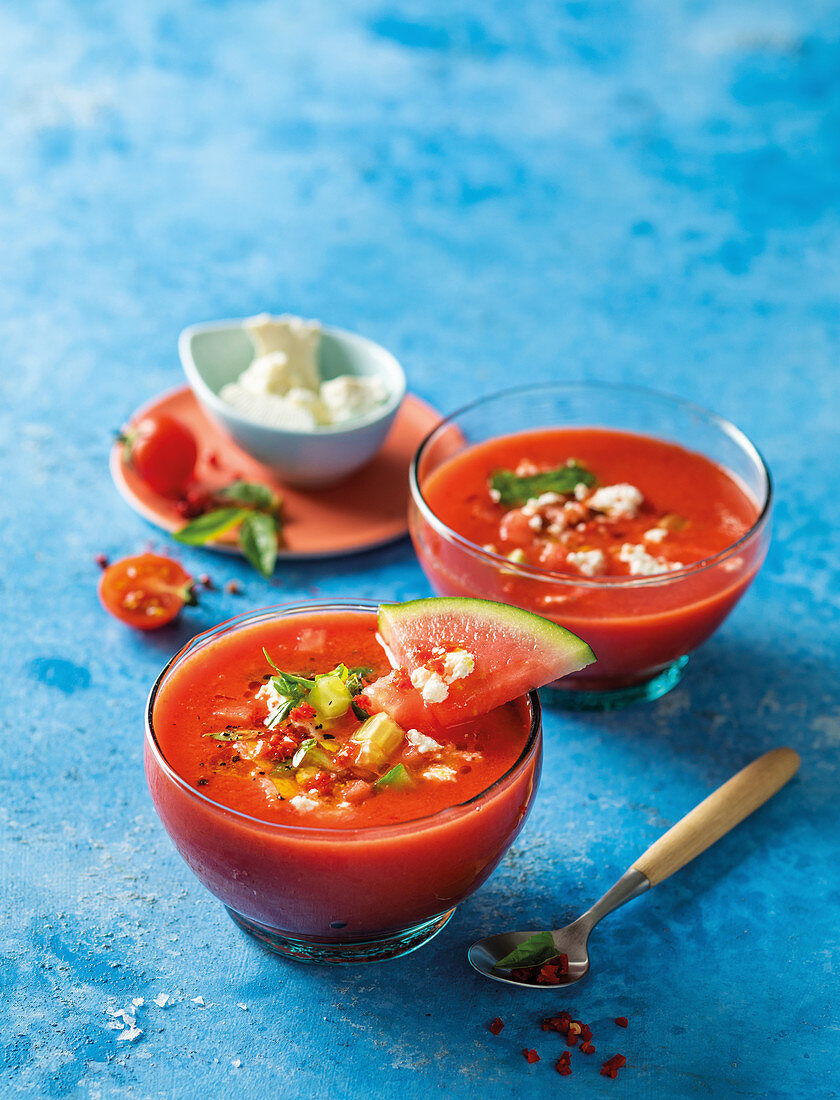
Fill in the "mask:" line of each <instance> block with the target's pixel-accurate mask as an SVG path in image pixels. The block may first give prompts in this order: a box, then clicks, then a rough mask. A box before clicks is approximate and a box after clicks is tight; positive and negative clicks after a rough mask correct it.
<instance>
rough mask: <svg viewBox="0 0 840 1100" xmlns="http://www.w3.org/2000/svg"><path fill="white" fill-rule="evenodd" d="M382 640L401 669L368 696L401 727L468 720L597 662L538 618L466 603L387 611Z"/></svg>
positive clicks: (434, 602) (429, 602)
mask: <svg viewBox="0 0 840 1100" xmlns="http://www.w3.org/2000/svg"><path fill="white" fill-rule="evenodd" d="M379 634H380V636H381V638H382V640H383V642H384V643H385V645H386V646H387V648H388V651H389V655H390V657H391V660H392V663H393V664H395V665H397V666H398V668H397V669H396V671H394V672H391V673H390V674H389V675H388V676H383V677H381V678H380V679H379V680H377V681H376V682H375V683H373V684H370V685H368V686H367V687H366V688H365V694H366V695H367V697H368V698H369V699H370V701H371V703H372V704H373V706H374V707H375V708H376V709H378V710H384V711H386V712H387V713H388V714H390V715H391V717H392V718H394V720H395V721H397V722H399V724H400V725H402V726H404V727H405V726H415V727H419V728H421V729H422V727H423V724H425V725H427V726H428V725H437V726H449V725H455V724H457V723H459V722H465V721H469V720H470V719H471V718H475V717H477V716H478V715H479V714H486V713H487V711H489V710H492V709H493V708H494V707H499V706H501V705H502V703H507V702H509V701H510V700H511V699H515V698H516V697H517V696H518V695H522V694H524V693H525V692H527V691H530V690H531V689H532V688H537V687H541V686H542V685H543V684H548V683H551V682H552V681H553V680H557V679H559V678H560V677H561V676H566V675H568V673H570V672H576V671H577V670H578V669H581V668H584V667H585V666H586V665H588V664H591V663H592V662H593V661H594V660H595V655H594V653H593V652H592V650H591V649H590V648H589V646H588V645H587V644H586V642H584V641H582V640H581V639H580V638H578V637H577V635H576V634H572V633H571V631H569V630H566V629H565V628H564V627H562V626H558V625H557V623H553V622H551V621H550V620H549V619H544V618H543V617H542V616H541V615H535V614H533V613H532V612H530V611H523V610H522V609H521V608H518V607H511V606H509V605H508V604H502V603H494V602H493V601H491V600H474V599H469V598H467V597H458V596H453V597H432V598H430V599H425V600H411V601H410V602H408V603H398V604H382V605H381V607H380V608H379ZM402 670H404V671H402Z"/></svg>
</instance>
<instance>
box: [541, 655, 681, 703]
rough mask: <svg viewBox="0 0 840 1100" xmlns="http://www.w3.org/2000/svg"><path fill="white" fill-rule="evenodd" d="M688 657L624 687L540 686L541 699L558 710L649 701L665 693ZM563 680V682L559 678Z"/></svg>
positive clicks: (675, 681) (679, 678)
mask: <svg viewBox="0 0 840 1100" xmlns="http://www.w3.org/2000/svg"><path fill="white" fill-rule="evenodd" d="M687 664H688V657H680V658H679V660H677V661H674V662H673V664H670V665H667V666H666V667H665V668H663V669H661V670H660V671H659V672H657V673H656V675H655V676H652V677H651V678H650V679H649V680H644V681H642V682H641V683H638V684H629V685H628V686H627V687H617V688H605V689H603V690H602V691H584V690H580V691H578V690H572V689H570V688H562V687H549V688H541V689H540V698H541V699H542V700H543V702H544V703H545V704H546V705H547V706H549V707H556V708H557V709H558V710H578V711H581V710H601V711H603V710H621V709H622V707H629V706H632V704H633V703H650V702H652V701H653V700H654V699H659V698H660V697H661V696H663V695H666V694H667V693H668V692H669V691H670V690H671V689H672V688H675V687H676V686H677V684H678V683H679V682H680V680H681V679H682V678H683V673H684V671H685V666H686V665H687ZM559 683H562V681H559Z"/></svg>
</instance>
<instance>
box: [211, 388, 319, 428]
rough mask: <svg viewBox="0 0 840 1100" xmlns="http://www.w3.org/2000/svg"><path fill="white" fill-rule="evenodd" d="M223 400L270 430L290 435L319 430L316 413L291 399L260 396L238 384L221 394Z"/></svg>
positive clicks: (220, 392)
mask: <svg viewBox="0 0 840 1100" xmlns="http://www.w3.org/2000/svg"><path fill="white" fill-rule="evenodd" d="M219 397H220V398H221V399H222V401H224V402H225V404H227V405H230V407H231V408H232V409H235V410H236V411H237V412H238V413H241V414H242V415H243V416H244V417H246V418H247V419H248V420H253V421H255V422H256V423H258V424H265V425H266V427H268V428H283V429H285V430H286V431H290V432H312V431H314V430H315V428H316V427H317V426H318V422H317V420H316V419H315V417H314V415H313V413H312V410H311V409H309V408H307V407H306V406H305V405H301V404H299V403H298V402H297V401H292V400H290V399H289V398H288V397H277V396H276V395H275V394H271V393H265V394H256V393H252V392H251V391H250V390H246V389H243V388H242V386H240V385H239V383H238V382H229V383H228V384H227V385H226V386H223V387H222V389H221V390H220V391H219Z"/></svg>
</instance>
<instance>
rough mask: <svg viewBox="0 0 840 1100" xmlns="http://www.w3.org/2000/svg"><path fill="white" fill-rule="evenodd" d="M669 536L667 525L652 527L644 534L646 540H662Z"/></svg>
mask: <svg viewBox="0 0 840 1100" xmlns="http://www.w3.org/2000/svg"><path fill="white" fill-rule="evenodd" d="M667 537H668V530H667V528H665V527H651V529H650V530H649V531H645V533H644V534H643V535H642V538H643V539H644V540H645V542H662V540H663V539H664V538H667Z"/></svg>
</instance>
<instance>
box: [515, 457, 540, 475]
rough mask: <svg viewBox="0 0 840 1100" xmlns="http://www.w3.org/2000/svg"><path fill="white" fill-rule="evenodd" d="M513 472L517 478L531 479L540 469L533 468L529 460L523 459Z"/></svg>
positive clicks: (537, 467)
mask: <svg viewBox="0 0 840 1100" xmlns="http://www.w3.org/2000/svg"><path fill="white" fill-rule="evenodd" d="M513 472H514V473H515V474H516V476H517V477H533V476H534V474H538V473H539V472H540V469H539V466H535V465H534V463H533V462H531V461H530V460H529V459H527V458H523V459H522V461H521V462H520V463H519V465H518V466H517V467H516V469H515V470H514V471H513Z"/></svg>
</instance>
